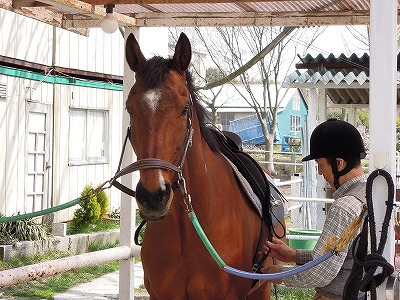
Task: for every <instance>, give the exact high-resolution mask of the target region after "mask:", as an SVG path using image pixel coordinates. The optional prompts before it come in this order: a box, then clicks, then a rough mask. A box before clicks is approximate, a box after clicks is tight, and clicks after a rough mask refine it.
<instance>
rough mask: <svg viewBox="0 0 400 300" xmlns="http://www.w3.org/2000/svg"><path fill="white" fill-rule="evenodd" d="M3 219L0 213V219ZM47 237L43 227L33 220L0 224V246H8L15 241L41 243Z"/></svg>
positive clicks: (47, 234)
mask: <svg viewBox="0 0 400 300" xmlns="http://www.w3.org/2000/svg"><path fill="white" fill-rule="evenodd" d="M1 217H4V215H3V214H1V213H0V218H1ZM48 237H49V233H48V232H47V231H46V228H45V226H43V225H42V224H39V223H37V222H36V221H35V220H34V219H32V218H30V219H25V220H17V221H12V222H7V223H0V244H1V245H9V244H12V243H14V242H17V241H41V240H45V239H47V238H48Z"/></svg>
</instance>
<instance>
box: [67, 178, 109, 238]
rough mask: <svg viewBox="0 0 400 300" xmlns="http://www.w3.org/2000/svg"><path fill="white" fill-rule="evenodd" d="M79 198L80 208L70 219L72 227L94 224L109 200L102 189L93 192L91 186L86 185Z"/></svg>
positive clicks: (100, 217)
mask: <svg viewBox="0 0 400 300" xmlns="http://www.w3.org/2000/svg"><path fill="white" fill-rule="evenodd" d="M81 199H82V200H81V202H80V203H79V206H80V208H78V209H77V210H76V211H75V212H74V217H73V219H72V227H74V228H79V227H80V226H86V225H90V224H96V223H98V222H99V221H100V220H101V219H102V217H103V216H104V215H105V214H106V213H107V211H108V203H109V200H108V196H107V194H106V193H105V192H104V191H100V192H98V193H95V191H94V189H93V187H92V186H90V185H87V186H85V188H84V189H83V191H82V192H81ZM78 231H79V230H78Z"/></svg>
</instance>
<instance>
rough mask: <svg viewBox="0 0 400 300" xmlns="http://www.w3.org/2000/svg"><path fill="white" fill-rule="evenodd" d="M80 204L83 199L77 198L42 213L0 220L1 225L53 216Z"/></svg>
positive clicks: (36, 212) (41, 211)
mask: <svg viewBox="0 0 400 300" xmlns="http://www.w3.org/2000/svg"><path fill="white" fill-rule="evenodd" d="M79 202H81V198H76V199H75V200H72V201H69V202H67V203H64V204H61V205H57V206H54V207H50V208H46V209H43V210H40V211H34V212H31V213H27V214H23V215H15V216H11V217H4V218H0V224H1V223H7V222H13V221H19V220H24V219H29V218H35V217H39V216H43V215H47V214H51V213H53V212H56V211H59V210H62V209H65V208H68V207H71V206H74V205H76V204H78V203H79Z"/></svg>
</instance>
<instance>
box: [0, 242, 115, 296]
mask: <svg viewBox="0 0 400 300" xmlns="http://www.w3.org/2000/svg"><path fill="white" fill-rule="evenodd" d="M116 246H118V243H115V244H109V245H103V246H100V245H96V244H91V245H89V251H90V252H92V251H98V250H102V249H107V248H113V247H116ZM66 256H69V254H68V253H64V252H63V253H61V252H48V253H46V254H39V255H32V256H28V257H19V258H16V259H11V260H9V261H4V262H3V261H0V269H1V270H6V269H11V268H17V267H21V266H25V265H30V264H35V263H39V262H42V261H48V260H53V259H57V258H62V257H66ZM118 269H119V263H118V261H114V262H109V263H106V264H103V265H98V266H93V267H89V268H84V269H80V270H76V271H72V272H69V273H65V274H61V275H57V276H52V277H48V278H45V279H42V280H37V281H32V282H28V283H23V284H19V285H16V286H12V287H9V288H3V289H2V290H1V294H0V296H1V297H28V298H30V299H53V297H54V295H55V294H57V293H61V292H64V291H66V290H68V289H69V288H71V287H73V286H75V285H78V284H81V283H85V282H89V281H91V280H93V279H95V278H98V277H101V276H103V275H105V274H108V273H111V272H115V271H117V270H118Z"/></svg>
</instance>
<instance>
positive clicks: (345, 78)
mask: <svg viewBox="0 0 400 300" xmlns="http://www.w3.org/2000/svg"><path fill="white" fill-rule="evenodd" d="M399 65H400V54H398V55H397V66H398V68H399ZM296 67H297V68H301V69H304V71H300V70H296V71H294V72H293V73H291V74H290V75H288V76H287V77H286V78H285V79H284V81H283V86H284V87H296V88H312V87H314V88H320V89H322V88H323V89H326V93H327V95H328V97H329V98H330V100H331V101H332V102H333V103H335V104H368V103H369V55H368V54H367V53H364V54H363V55H362V56H360V57H359V56H357V55H356V54H352V55H350V56H346V55H344V54H341V55H339V56H335V55H333V54H330V55H329V56H326V57H325V56H323V55H322V54H319V55H317V56H315V57H313V56H311V55H309V54H308V55H306V56H305V57H302V58H300V63H299V64H296ZM397 78H398V82H399V79H400V72H399V71H398V72H397ZM398 86H399V85H398ZM399 88H400V86H399ZM397 104H400V97H399V93H398V94H397Z"/></svg>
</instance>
